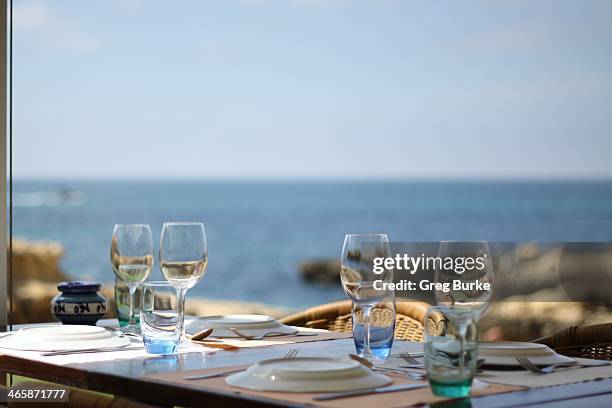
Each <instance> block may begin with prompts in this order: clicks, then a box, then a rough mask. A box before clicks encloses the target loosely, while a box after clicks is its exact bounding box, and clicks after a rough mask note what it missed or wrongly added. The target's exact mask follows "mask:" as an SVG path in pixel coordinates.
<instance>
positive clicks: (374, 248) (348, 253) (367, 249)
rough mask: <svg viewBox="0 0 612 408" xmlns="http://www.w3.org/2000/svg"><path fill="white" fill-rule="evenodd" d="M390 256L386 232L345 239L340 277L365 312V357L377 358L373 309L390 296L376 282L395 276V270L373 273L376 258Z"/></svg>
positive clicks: (350, 235) (389, 280)
mask: <svg viewBox="0 0 612 408" xmlns="http://www.w3.org/2000/svg"><path fill="white" fill-rule="evenodd" d="M390 256H391V249H390V247H389V239H388V238H387V235H386V234H347V235H346V237H345V238H344V246H343V248H342V258H341V261H340V264H341V267H342V269H341V273H340V277H341V280H342V287H343V288H344V292H345V293H346V295H347V296H348V297H349V298H350V299H351V300H352V301H353V303H354V304H355V305H357V306H358V307H360V308H361V310H362V311H363V320H364V324H365V339H364V345H363V352H362V353H361V354H362V356H363V357H365V358H376V356H374V355H373V353H372V350H371V348H370V325H371V322H370V315H371V311H372V308H373V307H374V306H376V305H377V304H378V303H380V302H382V301H383V300H384V299H385V296H386V295H387V292H386V291H384V290H377V289H375V288H374V281H376V280H381V281H383V282H391V280H392V278H393V271H392V270H385V271H384V272H383V273H382V274H375V273H374V272H373V266H374V258H379V257H382V258H387V257H390Z"/></svg>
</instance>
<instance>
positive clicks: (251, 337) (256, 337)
mask: <svg viewBox="0 0 612 408" xmlns="http://www.w3.org/2000/svg"><path fill="white" fill-rule="evenodd" d="M230 331H231V332H232V333H234V334H235V335H236V336H239V337H242V338H243V339H246V340H262V339H263V338H264V337H268V336H271V335H273V334H283V335H285V336H316V335H317V334H319V333H316V332H300V331H297V332H295V333H285V332H278V331H271V332H268V333H264V334H261V335H250V334H244V333H242V332H241V331H239V330H238V329H235V328H233V327H230Z"/></svg>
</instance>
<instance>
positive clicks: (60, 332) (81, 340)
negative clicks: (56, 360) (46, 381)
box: [0, 324, 130, 351]
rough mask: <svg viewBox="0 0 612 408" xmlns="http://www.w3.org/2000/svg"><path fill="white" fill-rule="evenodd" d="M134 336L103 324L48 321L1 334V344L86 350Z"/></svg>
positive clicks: (119, 344)
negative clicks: (41, 324) (49, 323)
mask: <svg viewBox="0 0 612 408" xmlns="http://www.w3.org/2000/svg"><path fill="white" fill-rule="evenodd" d="M129 345H130V339H129V338H127V337H120V336H117V335H114V334H113V333H111V332H109V331H108V330H106V329H104V328H103V327H98V326H85V325H62V324H57V325H48V326H34V327H24V328H21V329H19V330H17V331H15V332H12V334H10V335H7V336H4V337H0V348H8V349H14V350H24V351H26V350H31V351H61V350H84V349H95V348H107V347H125V346H129Z"/></svg>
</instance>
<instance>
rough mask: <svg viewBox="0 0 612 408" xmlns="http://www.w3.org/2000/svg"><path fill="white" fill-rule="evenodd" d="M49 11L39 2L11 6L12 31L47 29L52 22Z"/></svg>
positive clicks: (44, 4)
mask: <svg viewBox="0 0 612 408" xmlns="http://www.w3.org/2000/svg"><path fill="white" fill-rule="evenodd" d="M52 19H53V16H52V14H51V10H50V9H49V7H48V6H47V4H46V3H43V2H40V1H28V2H25V1H23V2H19V3H17V4H16V5H14V6H13V29H14V30H22V31H31V30H37V29H40V28H44V27H47V26H48V25H49V23H50V22H51V21H52Z"/></svg>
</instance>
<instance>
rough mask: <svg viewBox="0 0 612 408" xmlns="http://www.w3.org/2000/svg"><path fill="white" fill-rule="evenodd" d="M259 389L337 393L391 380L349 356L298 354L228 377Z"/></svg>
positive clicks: (260, 364)
mask: <svg viewBox="0 0 612 408" xmlns="http://www.w3.org/2000/svg"><path fill="white" fill-rule="evenodd" d="M225 381H226V382H227V383H228V384H229V385H231V386H235V387H241V388H246V389H249V390H256V391H280V392H334V391H348V390H359V389H363V388H371V387H382V386H384V385H387V384H390V383H391V382H392V380H391V379H390V378H389V377H387V376H386V375H383V374H379V373H376V372H373V371H372V370H370V369H369V368H367V367H365V366H364V365H363V364H360V363H358V362H357V361H355V360H351V359H348V358H342V359H341V358H326V357H296V358H292V359H282V358H277V359H272V360H264V361H260V362H259V363H256V364H254V365H252V366H250V367H249V368H248V369H247V370H245V371H242V372H240V373H238V374H234V375H231V376H229V377H227V378H226V380H225Z"/></svg>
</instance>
